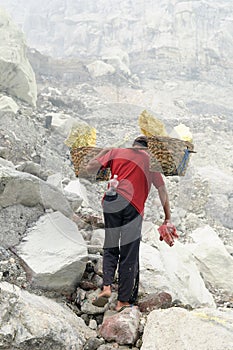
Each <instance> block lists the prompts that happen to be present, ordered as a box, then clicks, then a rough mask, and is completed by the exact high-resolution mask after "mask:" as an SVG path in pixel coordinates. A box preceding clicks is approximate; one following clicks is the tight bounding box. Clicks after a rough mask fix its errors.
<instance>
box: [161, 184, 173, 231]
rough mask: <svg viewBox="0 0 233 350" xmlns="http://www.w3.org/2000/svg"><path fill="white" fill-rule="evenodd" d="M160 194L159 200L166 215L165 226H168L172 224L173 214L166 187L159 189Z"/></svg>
mask: <svg viewBox="0 0 233 350" xmlns="http://www.w3.org/2000/svg"><path fill="white" fill-rule="evenodd" d="M158 193H159V199H160V202H161V204H162V206H163V210H164V214H165V219H164V222H163V223H164V224H167V223H168V222H171V212H170V204H169V198H168V193H167V189H166V186H165V185H162V186H160V187H159V188H158Z"/></svg>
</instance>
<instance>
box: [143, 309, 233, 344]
mask: <svg viewBox="0 0 233 350" xmlns="http://www.w3.org/2000/svg"><path fill="white" fill-rule="evenodd" d="M232 321H233V312H232V310H214V309H199V310H194V311H191V312H189V311H186V310H184V309H179V308H177V309H175V308H171V309H168V310H160V311H157V310H156V311H152V312H151V313H150V315H149V317H148V320H147V324H146V327H145V331H144V334H143V345H142V347H141V350H157V349H159V350H167V349H174V350H186V349H189V350H195V349H199V350H207V349H211V350H222V349H226V350H228V349H231V348H232V345H233V338H232Z"/></svg>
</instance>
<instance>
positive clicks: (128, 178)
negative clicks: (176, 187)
mask: <svg viewBox="0 0 233 350" xmlns="http://www.w3.org/2000/svg"><path fill="white" fill-rule="evenodd" d="M97 160H98V162H99V163H100V164H101V165H102V166H103V167H105V168H107V167H109V168H110V169H111V174H112V177H113V175H118V178H117V180H118V181H119V185H118V187H117V192H118V193H119V194H120V195H122V196H123V197H124V198H126V199H127V200H128V201H129V202H130V203H131V204H132V205H133V206H134V207H135V208H136V209H137V211H138V212H139V213H140V214H141V215H143V212H144V205H145V201H146V199H147V197H148V194H149V191H150V188H151V184H152V183H153V185H154V186H155V187H156V188H159V187H160V186H162V185H164V181H163V178H162V175H161V174H160V173H159V172H150V171H149V155H148V153H147V152H146V151H143V150H139V149H137V148H113V149H112V150H111V151H109V152H108V153H106V154H105V155H104V156H102V157H99V158H97Z"/></svg>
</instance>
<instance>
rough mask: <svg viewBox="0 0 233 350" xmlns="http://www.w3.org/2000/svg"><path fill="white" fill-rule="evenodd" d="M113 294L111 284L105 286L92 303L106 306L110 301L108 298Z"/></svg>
mask: <svg viewBox="0 0 233 350" xmlns="http://www.w3.org/2000/svg"><path fill="white" fill-rule="evenodd" d="M111 294H112V291H111V286H104V287H103V290H102V292H100V294H99V295H98V296H97V297H96V298H95V299H93V300H92V305H94V306H98V307H104V306H105V305H106V304H107V303H108V299H109V298H110V296H111Z"/></svg>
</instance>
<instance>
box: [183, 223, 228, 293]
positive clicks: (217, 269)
mask: <svg viewBox="0 0 233 350" xmlns="http://www.w3.org/2000/svg"><path fill="white" fill-rule="evenodd" d="M191 237H192V239H193V244H189V245H188V247H189V249H190V251H191V252H192V254H193V255H194V256H195V259H196V263H197V265H198V266H199V269H200V272H201V274H202V276H203V279H204V280H205V282H207V283H209V284H210V285H211V286H212V287H214V288H218V289H221V290H222V291H224V292H225V293H227V294H230V295H232V296H233V257H232V256H231V254H230V253H229V252H228V251H227V249H226V247H225V246H224V244H223V242H222V241H221V239H220V238H219V237H218V235H217V233H216V232H215V231H214V230H213V229H212V228H211V227H210V226H208V225H207V226H205V227H200V228H198V229H196V230H195V231H193V232H192V234H191Z"/></svg>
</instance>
